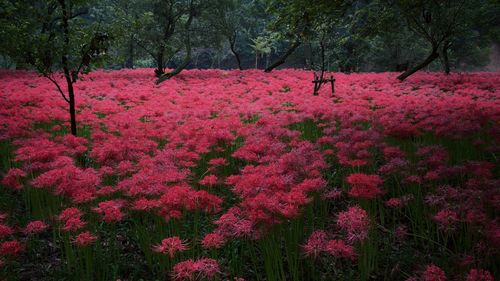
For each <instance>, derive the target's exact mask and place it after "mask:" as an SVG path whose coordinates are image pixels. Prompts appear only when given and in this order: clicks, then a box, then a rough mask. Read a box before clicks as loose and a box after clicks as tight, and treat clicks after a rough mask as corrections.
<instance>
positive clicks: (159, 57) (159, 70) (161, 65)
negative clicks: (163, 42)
mask: <svg viewBox="0 0 500 281" xmlns="http://www.w3.org/2000/svg"><path fill="white" fill-rule="evenodd" d="M164 73H165V60H164V58H163V49H161V50H160V49H158V51H157V52H156V69H155V74H156V77H160V76H162V75H163V74H164Z"/></svg>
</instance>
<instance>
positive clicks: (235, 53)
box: [229, 39, 243, 70]
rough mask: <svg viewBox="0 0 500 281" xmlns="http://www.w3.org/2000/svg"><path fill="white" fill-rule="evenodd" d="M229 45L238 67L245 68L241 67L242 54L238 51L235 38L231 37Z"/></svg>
mask: <svg viewBox="0 0 500 281" xmlns="http://www.w3.org/2000/svg"><path fill="white" fill-rule="evenodd" d="M229 47H230V48H231V52H232V53H233V55H234V57H235V58H236V62H237V63H238V69H239V70H243V68H242V67H241V59H240V54H238V52H237V51H236V48H235V42H234V40H231V39H229Z"/></svg>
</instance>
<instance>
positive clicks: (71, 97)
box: [66, 78, 76, 136]
mask: <svg viewBox="0 0 500 281" xmlns="http://www.w3.org/2000/svg"><path fill="white" fill-rule="evenodd" d="M66 83H67V84H68V96H69V116H70V123H71V134H73V135H74V136H76V107H75V92H74V90H73V81H71V79H68V78H66Z"/></svg>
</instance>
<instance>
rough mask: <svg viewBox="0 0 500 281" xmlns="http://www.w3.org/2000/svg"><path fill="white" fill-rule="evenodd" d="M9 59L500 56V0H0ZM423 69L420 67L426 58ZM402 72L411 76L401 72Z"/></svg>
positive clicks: (189, 61)
mask: <svg viewBox="0 0 500 281" xmlns="http://www.w3.org/2000/svg"><path fill="white" fill-rule="evenodd" d="M0 3H1V5H0V16H1V17H0V18H1V21H0V24H1V25H2V29H1V31H0V42H1V43H0V66H1V67H3V68H30V69H36V70H38V71H39V72H41V73H42V74H47V73H52V72H54V71H57V70H60V69H63V68H64V67H63V66H64V65H65V64H66V65H67V66H68V69H69V72H71V71H73V72H75V73H76V74H78V73H81V72H84V71H88V70H91V69H95V68H108V69H121V68H140V67H152V68H155V69H156V70H155V72H156V74H157V76H159V77H160V76H162V75H164V74H165V71H166V69H174V72H173V73H167V74H169V76H168V77H165V78H169V77H171V76H172V75H175V74H177V73H178V72H180V71H181V70H182V69H184V68H221V69H234V68H241V69H248V68H260V69H266V68H267V69H268V70H272V68H274V67H294V68H305V69H320V68H324V69H326V70H330V71H342V72H359V71H377V72H378V71H400V72H405V71H406V72H407V74H408V75H411V71H412V70H415V69H417V68H418V69H428V70H435V71H439V70H443V71H446V72H449V71H453V70H459V71H468V70H490V71H491V70H493V71H496V70H498V68H499V58H498V57H499V46H500V45H499V42H500V31H499V30H500V29H499V26H500V22H499V21H500V20H499V18H500V17H498V14H500V4H499V1H496V0H473V1H471V0H412V1H405V0H373V1H370V0H364V1H336V0H294V1H286V0H177V1H175V0H102V1H92V0H89V1H87V0H76V1H69V0H53V1H50V0H45V1H38V0H37V1H10V0H1V2H0ZM418 69H417V70H418ZM402 78H403V79H404V78H406V77H402Z"/></svg>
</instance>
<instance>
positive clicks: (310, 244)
mask: <svg viewBox="0 0 500 281" xmlns="http://www.w3.org/2000/svg"><path fill="white" fill-rule="evenodd" d="M327 243H328V240H327V235H326V232H324V231H323V230H316V231H314V232H313V233H312V234H311V236H309V238H308V239H307V242H306V244H305V245H303V246H302V248H303V249H304V252H305V254H306V256H308V257H317V256H319V254H321V253H322V252H323V251H325V249H326V246H327Z"/></svg>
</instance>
